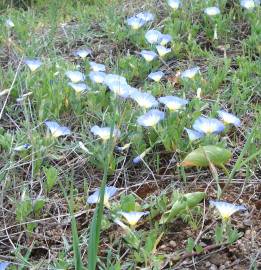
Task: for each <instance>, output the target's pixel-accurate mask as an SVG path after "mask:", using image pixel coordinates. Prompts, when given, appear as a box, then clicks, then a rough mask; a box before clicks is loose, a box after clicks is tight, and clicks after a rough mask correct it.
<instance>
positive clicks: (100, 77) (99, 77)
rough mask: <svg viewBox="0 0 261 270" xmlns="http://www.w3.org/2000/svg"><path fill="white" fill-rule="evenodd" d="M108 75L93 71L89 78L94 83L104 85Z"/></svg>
mask: <svg viewBox="0 0 261 270" xmlns="http://www.w3.org/2000/svg"><path fill="white" fill-rule="evenodd" d="M105 77H106V73H104V72H101V71H91V72H90V73H89V78H90V80H91V81H92V82H94V83H104V80H105Z"/></svg>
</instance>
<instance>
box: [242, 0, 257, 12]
mask: <svg viewBox="0 0 261 270" xmlns="http://www.w3.org/2000/svg"><path fill="white" fill-rule="evenodd" d="M240 5H241V7H243V8H245V9H250V10H251V9H253V8H254V7H255V6H258V5H260V1H259V0H257V1H255V0H241V1H240Z"/></svg>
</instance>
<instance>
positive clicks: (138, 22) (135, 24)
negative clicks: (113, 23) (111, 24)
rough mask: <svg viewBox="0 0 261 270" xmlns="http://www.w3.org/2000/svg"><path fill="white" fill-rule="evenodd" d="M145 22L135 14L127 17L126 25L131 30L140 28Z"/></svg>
mask: <svg viewBox="0 0 261 270" xmlns="http://www.w3.org/2000/svg"><path fill="white" fill-rule="evenodd" d="M145 23H146V21H145V20H143V19H142V18H138V17H136V16H133V17H130V18H128V19H127V25H128V26H130V27H131V28H132V29H133V30H138V29H140V28H141V27H142V26H143V25H144V24H145Z"/></svg>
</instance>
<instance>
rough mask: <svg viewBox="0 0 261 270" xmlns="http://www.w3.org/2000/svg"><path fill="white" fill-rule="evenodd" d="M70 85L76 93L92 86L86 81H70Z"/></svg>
mask: <svg viewBox="0 0 261 270" xmlns="http://www.w3.org/2000/svg"><path fill="white" fill-rule="evenodd" d="M68 85H69V86H71V87H72V88H73V89H74V90H75V92H76V93H82V92H84V91H85V90H90V87H88V86H87V85H86V84H85V83H72V82H68Z"/></svg>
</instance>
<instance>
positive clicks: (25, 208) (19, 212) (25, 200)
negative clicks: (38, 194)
mask: <svg viewBox="0 0 261 270" xmlns="http://www.w3.org/2000/svg"><path fill="white" fill-rule="evenodd" d="M32 211H33V204H32V200H31V198H30V197H29V196H28V193H27V192H26V191H24V192H23V194H22V196H21V200H20V201H19V203H17V204H16V219H17V221H19V222H23V221H25V219H26V218H27V217H28V216H29V215H30V213H31V212H32Z"/></svg>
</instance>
